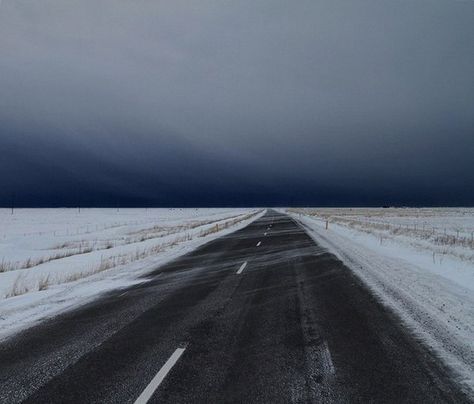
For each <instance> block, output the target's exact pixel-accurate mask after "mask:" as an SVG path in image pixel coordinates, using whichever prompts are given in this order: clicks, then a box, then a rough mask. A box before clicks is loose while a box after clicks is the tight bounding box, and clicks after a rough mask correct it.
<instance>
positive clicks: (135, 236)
mask: <svg viewBox="0 0 474 404" xmlns="http://www.w3.org/2000/svg"><path fill="white" fill-rule="evenodd" d="M261 212H262V211H260V210H257V209H145V208H142V209H123V208H122V209H82V210H80V211H79V210H78V209H17V210H15V211H14V214H11V211H10V210H8V209H0V338H3V337H6V336H8V335H11V334H12V333H14V332H16V331H18V330H19V329H22V328H24V327H26V326H28V325H31V324H32V323H34V322H35V321H38V320H40V319H42V318H45V317H49V316H51V315H53V314H56V313H58V312H59V311H61V310H64V309H66V308H71V307H75V306H77V305H78V304H82V303H85V302H86V301H88V300H89V299H91V298H94V297H96V296H97V294H98V293H102V292H105V291H108V290H111V289H114V288H119V287H124V286H127V285H131V284H133V283H135V282H137V278H138V277H139V276H140V275H143V274H144V273H146V272H147V271H150V270H151V269H154V268H156V266H157V265H160V264H163V263H165V262H167V261H169V260H171V259H173V258H175V257H177V256H179V255H181V254H184V253H186V252H188V251H190V250H192V249H194V248H196V247H198V246H199V245H202V244H204V243H206V242H208V241H210V240H211V239H213V238H216V237H219V236H222V235H223V234H226V233H228V232H231V231H235V230H236V229H238V228H240V227H242V226H245V225H247V224H248V223H249V222H251V221H253V220H255V219H256V218H257V217H258V216H259V215H260V214H261Z"/></svg>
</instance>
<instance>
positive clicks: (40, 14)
mask: <svg viewBox="0 0 474 404" xmlns="http://www.w3.org/2000/svg"><path fill="white" fill-rule="evenodd" d="M0 125H1V126H0V149H2V150H3V153H2V154H3V156H2V158H1V159H0V169H1V173H2V174H1V186H0V205H1V204H3V205H5V204H8V203H10V202H9V201H10V199H11V196H12V195H13V194H14V195H15V198H16V200H17V203H19V204H28V205H58V204H59V205H76V204H93V205H94V204H105V205H107V204H109V205H110V204H114V203H123V204H161V205H210V204H212V205H221V204H239V205H241V204H270V205H272V204H314V205H320V204H324V205H341V204H342V205H343V204H349V205H352V204H357V205H361V204H362V205H364V204H369V205H377V204H424V205H430V204H461V205H463V204H464V205H473V204H474V187H473V186H472V185H473V184H474V1H455V0H426V1H422V0H406V1H400V0H390V1H388V0H373V1H372V0H371V1H366V0H351V1H348V0H345V1H338V0H321V1H315V0H312V1H277V0H268V1H223V0H219V1H217V0H216V1H205V0H200V1H191V0H188V1H176V0H173V1H151V0H133V1H132V0H129V1H126V0H41V1H38V0H3V2H2V3H1V4H0Z"/></svg>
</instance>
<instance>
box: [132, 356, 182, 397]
mask: <svg viewBox="0 0 474 404" xmlns="http://www.w3.org/2000/svg"><path fill="white" fill-rule="evenodd" d="M185 349H186V348H178V349H177V350H176V351H174V352H173V355H171V356H170V358H169V359H168V360H167V361H166V363H165V364H164V365H163V367H162V368H161V369H160V371H159V372H158V373H157V374H156V376H155V377H154V378H153V380H152V381H151V382H150V384H149V385H148V386H146V389H145V390H143V393H142V394H140V397H138V398H137V400H136V401H135V404H146V403H147V402H148V400H149V399H150V398H151V396H152V395H153V393H154V392H155V390H156V389H157V388H158V387H159V385H160V384H161V382H162V381H163V380H164V379H165V377H166V375H167V374H168V372H169V371H170V370H171V369H172V367H173V366H174V365H175V364H176V362H178V359H179V358H180V356H181V355H182V354H183V352H184V351H185Z"/></svg>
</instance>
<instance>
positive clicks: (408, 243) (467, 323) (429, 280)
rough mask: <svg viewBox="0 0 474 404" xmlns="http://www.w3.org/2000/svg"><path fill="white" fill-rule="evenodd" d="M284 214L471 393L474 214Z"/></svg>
mask: <svg viewBox="0 0 474 404" xmlns="http://www.w3.org/2000/svg"><path fill="white" fill-rule="evenodd" d="M286 211H287V212H288V213H290V214H291V215H292V216H293V217H294V218H295V219H296V220H298V221H299V222H300V223H301V224H302V225H303V226H304V227H305V228H306V229H307V230H308V232H309V233H310V234H311V235H312V237H313V238H314V239H315V240H316V241H317V242H318V243H319V244H320V245H321V246H323V247H325V248H327V249H328V250H329V251H331V252H332V253H334V254H336V255H337V256H338V257H339V258H340V259H341V260H342V261H343V262H344V263H345V264H346V265H347V266H348V267H349V268H350V269H352V270H353V271H354V272H355V273H356V274H357V276H358V277H359V278H360V279H362V281H364V282H365V283H366V284H367V285H368V286H369V287H370V288H371V289H372V290H373V291H374V293H375V294H376V295H377V296H378V297H379V298H380V299H381V301H382V302H384V304H385V305H386V306H388V307H389V308H390V309H391V310H393V311H394V312H395V313H397V314H398V316H399V317H400V318H401V319H402V321H403V322H404V323H405V325H406V326H407V327H409V329H411V330H412V331H413V332H414V334H415V335H416V336H417V337H419V338H421V339H423V340H424V341H425V343H427V344H428V345H429V346H430V347H431V348H432V349H433V350H434V352H436V353H437V354H438V355H439V357H440V358H442V360H443V361H444V362H445V364H446V365H448V366H449V367H450V368H451V369H452V370H453V371H454V373H455V374H456V375H457V376H458V378H459V380H460V381H461V382H462V383H463V384H464V385H465V386H466V387H467V388H469V389H470V390H471V392H472V391H474V244H473V240H472V235H473V233H472V232H473V231H474V209H472V208H463V209H461V208H450V209H394V208H390V209H368V208H367V209H311V208H306V209H287V210H286ZM326 223H327V225H328V228H327V229H326Z"/></svg>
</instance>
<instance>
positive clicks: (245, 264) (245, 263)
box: [237, 261, 247, 275]
mask: <svg viewBox="0 0 474 404" xmlns="http://www.w3.org/2000/svg"><path fill="white" fill-rule="evenodd" d="M246 266H247V261H245V262H244V263H243V264H242V265H241V266H240V268H239V270H238V271H237V275H240V274H241V273H242V271H243V270H244V269H245V267H246Z"/></svg>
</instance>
